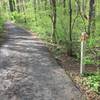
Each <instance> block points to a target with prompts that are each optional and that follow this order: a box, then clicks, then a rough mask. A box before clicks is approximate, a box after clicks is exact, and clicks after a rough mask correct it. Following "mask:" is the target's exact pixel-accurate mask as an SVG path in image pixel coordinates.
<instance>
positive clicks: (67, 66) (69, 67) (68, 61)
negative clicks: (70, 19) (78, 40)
mask: <svg viewBox="0 0 100 100" xmlns="http://www.w3.org/2000/svg"><path fill="white" fill-rule="evenodd" d="M56 60H57V62H58V63H59V64H60V65H61V66H62V68H63V69H64V70H65V71H66V73H67V74H68V75H69V76H70V78H71V79H72V80H73V82H74V83H75V85H76V87H77V88H79V89H80V91H81V92H82V93H84V95H85V96H86V100H100V95H99V94H97V93H96V92H94V91H93V90H91V89H90V87H89V86H88V85H87V84H86V83H85V80H86V77H83V76H81V75H80V63H79V61H77V60H76V59H75V58H73V57H69V56H67V55H66V54H60V55H58V57H57V56H56ZM85 71H86V72H87V73H95V72H96V71H97V67H96V66H95V65H85ZM84 83H85V84H84Z"/></svg>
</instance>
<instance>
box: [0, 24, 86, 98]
mask: <svg viewBox="0 0 100 100" xmlns="http://www.w3.org/2000/svg"><path fill="white" fill-rule="evenodd" d="M5 26H6V30H7V36H8V40H7V41H6V43H5V44H4V45H2V47H1V48H0V100H84V99H82V97H83V96H82V94H81V93H80V91H79V90H78V89H77V88H76V87H75V86H74V85H73V83H72V81H71V80H70V78H69V77H68V76H67V75H66V74H65V72H64V70H63V69H61V67H60V66H59V65H58V64H57V63H56V61H55V60H54V59H53V58H52V57H51V56H50V54H49V51H48V48H46V47H45V45H44V44H43V42H42V41H40V40H38V39H37V38H36V36H32V35H31V33H30V32H28V31H26V30H24V29H21V28H18V27H16V26H15V25H14V24H12V23H9V22H8V23H6V25H5Z"/></svg>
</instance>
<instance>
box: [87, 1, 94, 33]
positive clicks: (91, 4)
mask: <svg viewBox="0 0 100 100" xmlns="http://www.w3.org/2000/svg"><path fill="white" fill-rule="evenodd" d="M89 8H90V9H89V23H88V35H90V34H91V33H94V32H95V0H90V2H89Z"/></svg>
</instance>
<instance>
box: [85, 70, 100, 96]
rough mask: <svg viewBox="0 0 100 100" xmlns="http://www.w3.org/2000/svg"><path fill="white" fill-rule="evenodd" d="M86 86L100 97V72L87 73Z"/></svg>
mask: <svg viewBox="0 0 100 100" xmlns="http://www.w3.org/2000/svg"><path fill="white" fill-rule="evenodd" d="M84 78H85V79H84V84H85V85H88V86H89V88H90V89H91V90H93V91H95V92H97V93H98V94H99V95H100V71H98V72H96V73H85V74H84Z"/></svg>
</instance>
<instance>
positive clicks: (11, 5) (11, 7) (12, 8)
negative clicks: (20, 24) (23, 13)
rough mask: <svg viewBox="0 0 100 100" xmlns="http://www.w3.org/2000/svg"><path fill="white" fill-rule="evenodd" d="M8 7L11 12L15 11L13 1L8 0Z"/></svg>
mask: <svg viewBox="0 0 100 100" xmlns="http://www.w3.org/2000/svg"><path fill="white" fill-rule="evenodd" d="M9 7H10V11H11V12H13V11H15V1H14V0H9Z"/></svg>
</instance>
